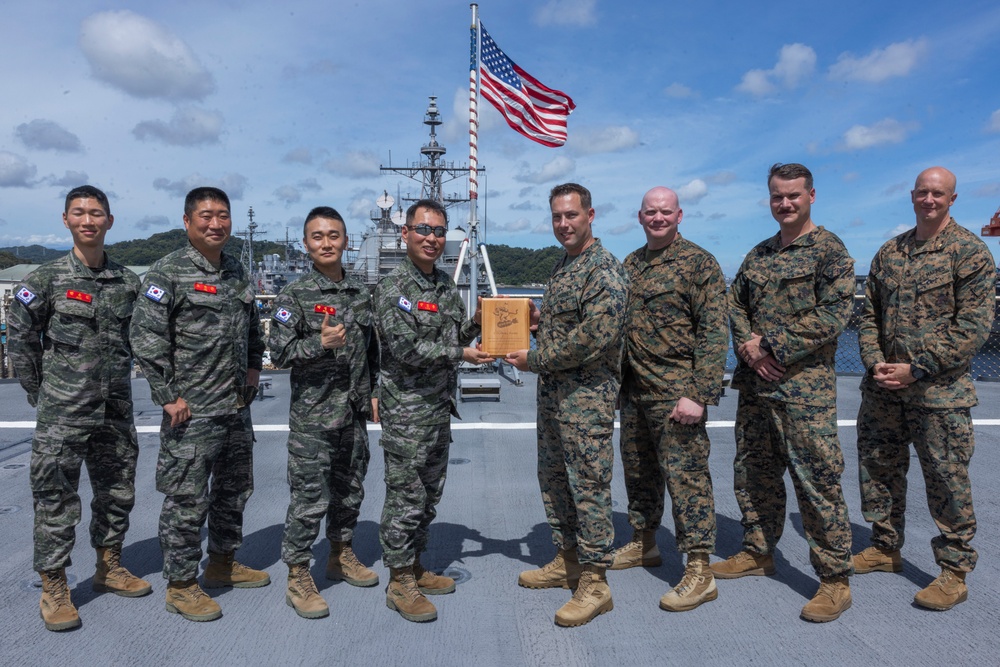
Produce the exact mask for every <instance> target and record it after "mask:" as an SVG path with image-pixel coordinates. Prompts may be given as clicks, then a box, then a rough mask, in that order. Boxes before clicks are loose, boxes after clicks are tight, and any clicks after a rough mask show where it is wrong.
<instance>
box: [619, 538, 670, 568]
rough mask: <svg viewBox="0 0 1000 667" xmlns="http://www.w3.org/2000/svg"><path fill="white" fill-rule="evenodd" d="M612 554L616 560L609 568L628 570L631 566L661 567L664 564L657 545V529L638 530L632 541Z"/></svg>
mask: <svg viewBox="0 0 1000 667" xmlns="http://www.w3.org/2000/svg"><path fill="white" fill-rule="evenodd" d="M611 555H612V556H613V557H614V559H615V560H614V562H613V563H612V564H611V567H609V568H608V569H609V570H627V569H628V568H630V567H639V566H640V565H641V566H642V567H659V566H660V565H662V564H663V558H661V557H660V547H658V546H656V531H655V530H637V531H635V532H634V533H633V534H632V541H631V542H629V543H628V544H626V545H624V546H621V547H618V548H617V549H615V550H614V551H613V552H611Z"/></svg>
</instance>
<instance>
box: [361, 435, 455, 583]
mask: <svg viewBox="0 0 1000 667" xmlns="http://www.w3.org/2000/svg"><path fill="white" fill-rule="evenodd" d="M379 442H380V443H381V445H382V449H383V450H384V452H385V505H384V506H383V507H382V525H381V526H380V527H379V541H380V542H381V543H382V563H383V564H384V565H385V566H386V567H390V568H402V567H408V566H410V565H413V563H414V562H415V561H416V560H417V559H418V558H419V557H420V554H422V553H423V552H424V551H426V550H427V538H428V533H429V529H430V525H431V522H432V521H433V520H434V517H435V516H437V509H436V508H437V504H438V503H439V502H440V501H441V496H442V494H443V493H444V482H445V478H446V476H447V473H448V450H449V449H450V447H451V424H448V423H445V424H433V425H411V424H407V425H399V424H394V423H389V422H385V421H383V422H382V437H381V439H380V441H379Z"/></svg>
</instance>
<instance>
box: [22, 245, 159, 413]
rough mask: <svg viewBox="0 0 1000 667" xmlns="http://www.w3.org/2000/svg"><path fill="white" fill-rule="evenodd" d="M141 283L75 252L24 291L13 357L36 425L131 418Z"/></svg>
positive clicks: (39, 272) (35, 275)
mask: <svg viewBox="0 0 1000 667" xmlns="http://www.w3.org/2000/svg"><path fill="white" fill-rule="evenodd" d="M138 292H139V278H138V277H136V275H135V274H134V273H132V272H131V271H129V270H128V269H126V268H125V267H124V266H122V265H121V264H118V263H116V262H113V261H111V260H110V259H108V256H107V255H105V256H104V268H103V269H102V270H100V271H97V272H95V271H91V270H90V269H89V268H88V267H87V266H85V265H84V264H83V262H81V261H80V259H79V258H78V257H77V256H76V254H75V253H74V252H73V251H72V250H71V251H70V252H69V253H68V254H67V255H65V256H63V257H60V258H59V259H57V260H54V261H51V262H49V263H47V264H44V265H42V266H40V267H39V268H38V269H36V270H35V271H33V272H32V273H31V274H30V275H28V277H26V278H25V279H24V282H23V283H22V284H21V285H20V286H18V288H17V291H16V292H15V295H14V296H15V298H14V301H13V302H12V303H11V306H10V310H9V311H8V312H9V314H10V317H9V319H10V343H11V360H12V362H13V364H14V369H15V370H16V371H17V375H18V378H19V379H20V381H21V386H22V387H24V389H25V391H27V392H28V402H29V403H31V405H34V406H36V407H37V408H38V417H37V419H38V421H41V422H60V423H64V424H71V425H76V426H92V425H96V424H103V423H104V421H105V418H106V417H107V418H109V419H127V420H128V421H131V420H132V381H131V372H132V350H131V349H130V347H129V338H128V328H129V321H130V320H131V319H132V308H133V305H134V304H135V299H136V294H138Z"/></svg>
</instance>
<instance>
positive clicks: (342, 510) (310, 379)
mask: <svg viewBox="0 0 1000 667" xmlns="http://www.w3.org/2000/svg"><path fill="white" fill-rule="evenodd" d="M328 316H329V325H330V326H336V325H337V324H343V325H344V327H345V332H346V335H347V341H346V344H345V346H344V347H342V348H338V349H333V350H327V349H324V348H323V345H322V340H321V332H322V328H323V321H324V319H325V318H326V317H328ZM374 326H375V315H374V312H373V310H372V300H371V295H370V294H369V292H368V288H367V287H365V285H364V284H363V283H361V281H359V280H358V279H357V278H354V277H353V276H345V277H344V279H343V280H341V281H340V282H334V281H333V280H331V279H330V278H328V277H327V276H325V275H324V274H323V273H321V272H320V271H318V270H317V269H316V268H315V267H314V268H313V270H312V271H311V272H310V273H308V274H307V275H305V276H302V277H301V278H299V279H298V280H296V281H295V282H293V283H291V284H290V285H288V286H286V287H285V288H284V289H283V290H281V294H279V295H278V298H277V299H275V302H274V315H273V317H272V320H271V338H270V349H271V359H272V360H273V361H274V363H276V364H277V365H278V366H281V367H288V366H290V367H291V369H292V373H291V387H292V398H291V406H290V410H289V426H290V429H291V432H290V433H289V434H288V486H289V489H290V492H291V501H290V502H289V505H288V514H287V516H286V518H285V534H284V539H283V541H282V543H281V559H282V560H283V561H284V562H286V563H288V564H290V565H294V564H296V563H303V562H308V561H309V559H310V557H311V555H312V551H311V550H312V544H313V542H315V541H316V537H317V536H318V535H319V530H320V523H321V522H322V520H323V517H324V516H325V517H326V536H327V538H328V539H329V540H330V541H331V542H350V541H351V539H352V538H353V536H354V527H355V526H356V525H357V523H358V513H359V511H360V509H361V501H362V500H363V499H364V497H365V490H364V481H365V475H366V474H367V472H368V459H369V456H370V455H369V452H368V430H367V427H366V425H365V422H366V420H367V418H368V416H369V415H370V414H371V392H372V386H373V385H374V383H375V375H376V374H377V373H378V338H377V336H376V335H375V332H374Z"/></svg>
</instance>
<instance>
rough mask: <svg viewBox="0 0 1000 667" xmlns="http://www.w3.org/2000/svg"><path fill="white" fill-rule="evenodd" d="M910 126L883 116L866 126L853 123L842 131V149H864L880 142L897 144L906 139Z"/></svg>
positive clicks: (880, 143) (878, 144) (879, 144)
mask: <svg viewBox="0 0 1000 667" xmlns="http://www.w3.org/2000/svg"><path fill="white" fill-rule="evenodd" d="M912 127H913V126H912V125H904V124H903V123H900V122H899V121H898V120H896V119H895V118H883V119H882V120H880V121H878V122H877V123H875V124H874V125H869V126H867V127H866V126H864V125H855V126H853V127H851V128H850V129H849V130H847V132H844V144H843V150H848V151H854V150H864V149H866V148H872V147H874V146H881V145H882V144H899V143H902V142H903V140H905V139H906V135H907V134H908V133H909V131H910V130H911V129H912Z"/></svg>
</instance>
